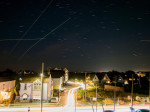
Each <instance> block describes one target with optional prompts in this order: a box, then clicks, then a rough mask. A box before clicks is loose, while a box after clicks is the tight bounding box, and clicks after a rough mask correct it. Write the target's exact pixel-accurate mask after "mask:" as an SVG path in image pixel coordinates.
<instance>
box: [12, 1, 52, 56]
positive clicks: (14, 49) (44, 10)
mask: <svg viewBox="0 0 150 112" xmlns="http://www.w3.org/2000/svg"><path fill="white" fill-rule="evenodd" d="M52 2H53V0H51V1H50V2H49V4H48V5H47V6H46V7H45V8H44V10H43V11H42V12H41V13H40V15H39V16H38V17H37V18H36V19H35V21H34V22H33V23H32V24H31V25H30V27H29V28H28V29H27V30H26V31H25V33H24V34H23V35H22V36H21V38H20V40H19V41H18V42H17V43H16V44H15V46H14V47H13V48H12V50H11V51H10V53H9V54H12V53H13V51H14V50H15V49H16V47H17V46H18V44H19V43H20V41H21V39H23V38H24V37H25V36H26V34H27V33H28V32H29V31H30V30H31V28H32V27H33V26H34V24H35V23H36V22H37V21H38V20H39V18H40V17H41V16H42V15H43V14H44V13H45V11H46V10H47V9H48V7H49V6H50V5H51V3H52Z"/></svg>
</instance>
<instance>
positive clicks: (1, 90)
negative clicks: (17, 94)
mask: <svg viewBox="0 0 150 112" xmlns="http://www.w3.org/2000/svg"><path fill="white" fill-rule="evenodd" d="M15 82H16V81H15V80H10V79H9V78H7V77H0V103H10V102H12V100H13V96H14V89H15Z"/></svg>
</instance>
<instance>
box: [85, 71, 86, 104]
mask: <svg viewBox="0 0 150 112" xmlns="http://www.w3.org/2000/svg"><path fill="white" fill-rule="evenodd" d="M85 103H86V72H85Z"/></svg>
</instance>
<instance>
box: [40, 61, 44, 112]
mask: <svg viewBox="0 0 150 112" xmlns="http://www.w3.org/2000/svg"><path fill="white" fill-rule="evenodd" d="M43 70H44V63H42V74H41V105H40V106H41V112H42V106H43V105H42V103H43V102H42V100H43Z"/></svg>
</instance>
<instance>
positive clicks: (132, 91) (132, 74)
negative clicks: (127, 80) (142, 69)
mask: <svg viewBox="0 0 150 112" xmlns="http://www.w3.org/2000/svg"><path fill="white" fill-rule="evenodd" d="M131 107H132V108H133V74H132V90H131Z"/></svg>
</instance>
